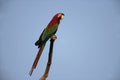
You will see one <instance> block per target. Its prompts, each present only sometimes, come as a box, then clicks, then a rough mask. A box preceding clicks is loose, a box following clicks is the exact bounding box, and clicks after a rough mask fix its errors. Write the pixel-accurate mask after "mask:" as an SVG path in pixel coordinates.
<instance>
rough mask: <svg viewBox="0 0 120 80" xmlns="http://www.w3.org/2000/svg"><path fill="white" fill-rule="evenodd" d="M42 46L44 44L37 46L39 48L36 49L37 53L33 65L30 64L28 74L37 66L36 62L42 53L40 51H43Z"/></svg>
mask: <svg viewBox="0 0 120 80" xmlns="http://www.w3.org/2000/svg"><path fill="white" fill-rule="evenodd" d="M44 46H45V45H43V46H41V47H40V48H39V50H38V53H37V55H36V58H35V60H34V63H33V65H32V68H31V70H30V72H29V75H30V76H31V75H32V72H33V70H34V69H35V68H36V66H37V63H38V61H39V59H40V56H41V54H42V51H43V49H44Z"/></svg>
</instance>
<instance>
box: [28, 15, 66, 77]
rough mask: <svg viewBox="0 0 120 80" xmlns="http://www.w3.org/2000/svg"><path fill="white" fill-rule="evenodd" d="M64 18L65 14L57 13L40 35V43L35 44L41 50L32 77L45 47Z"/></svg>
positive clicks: (33, 67) (33, 66) (35, 61)
mask: <svg viewBox="0 0 120 80" xmlns="http://www.w3.org/2000/svg"><path fill="white" fill-rule="evenodd" d="M63 18H64V14H63V13H57V14H56V15H55V16H54V17H53V18H52V20H51V21H50V23H49V24H48V25H47V27H46V28H45V29H44V30H43V32H42V34H41V35H40V38H39V39H38V41H36V42H35V45H36V46H38V48H39V50H38V53H37V55H36V58H35V60H34V63H33V65H32V68H31V71H30V73H29V74H30V75H32V72H33V70H34V69H35V68H36V66H37V63H38V60H39V58H40V56H41V54H42V51H43V49H44V46H45V44H46V42H47V41H48V39H49V38H51V37H52V36H53V35H54V34H55V33H56V32H57V29H58V25H59V23H60V20H61V19H63Z"/></svg>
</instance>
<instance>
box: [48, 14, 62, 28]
mask: <svg viewBox="0 0 120 80" xmlns="http://www.w3.org/2000/svg"><path fill="white" fill-rule="evenodd" d="M63 18H64V14H63V13H57V14H56V15H55V16H54V17H53V18H52V20H51V21H50V23H49V24H48V26H49V27H51V26H53V25H54V24H59V23H60V20H62V19H63Z"/></svg>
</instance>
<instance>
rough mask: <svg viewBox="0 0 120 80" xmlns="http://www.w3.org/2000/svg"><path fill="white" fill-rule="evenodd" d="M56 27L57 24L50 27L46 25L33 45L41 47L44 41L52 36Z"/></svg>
mask: <svg viewBox="0 0 120 80" xmlns="http://www.w3.org/2000/svg"><path fill="white" fill-rule="evenodd" d="M57 29H58V24H55V25H53V26H52V27H49V26H47V27H46V28H45V29H44V31H43V32H42V34H41V36H40V38H39V40H38V41H36V43H35V45H36V46H38V48H39V47H41V46H42V45H43V44H45V43H46V41H47V40H48V39H49V38H50V37H51V36H53V35H54V34H55V33H56V31H57Z"/></svg>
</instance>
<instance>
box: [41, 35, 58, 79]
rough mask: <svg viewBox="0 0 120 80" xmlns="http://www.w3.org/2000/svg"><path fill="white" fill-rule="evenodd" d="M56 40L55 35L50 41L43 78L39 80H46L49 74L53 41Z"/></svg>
mask: <svg viewBox="0 0 120 80" xmlns="http://www.w3.org/2000/svg"><path fill="white" fill-rule="evenodd" d="M56 39H57V36H56V35H53V36H52V37H51V39H50V48H49V56H48V62H47V65H46V69H45V72H44V74H43V76H42V77H41V78H40V79H39V80H46V78H47V77H48V74H49V70H50V66H51V64H52V54H53V46H54V41H55V40H56Z"/></svg>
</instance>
